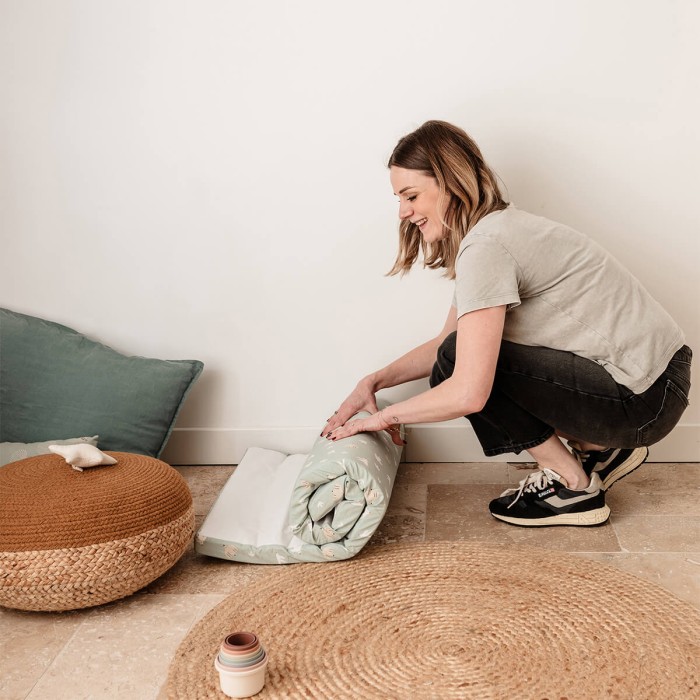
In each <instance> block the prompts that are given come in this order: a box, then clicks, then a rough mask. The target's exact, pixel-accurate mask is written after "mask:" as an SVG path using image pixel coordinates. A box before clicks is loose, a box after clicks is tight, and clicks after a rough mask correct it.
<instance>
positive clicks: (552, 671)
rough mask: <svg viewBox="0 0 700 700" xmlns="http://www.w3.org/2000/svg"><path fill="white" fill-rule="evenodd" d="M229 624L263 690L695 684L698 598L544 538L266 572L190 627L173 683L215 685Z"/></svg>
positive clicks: (421, 547) (694, 693)
mask: <svg viewBox="0 0 700 700" xmlns="http://www.w3.org/2000/svg"><path fill="white" fill-rule="evenodd" d="M232 566H236V564H232ZM238 566H241V565H240V564H239V565H238ZM234 630H246V631H248V632H254V633H255V634H257V635H258V637H259V639H260V643H261V644H262V645H263V646H264V647H265V650H266V651H267V655H268V659H269V663H268V666H267V681H266V684H265V687H264V688H263V690H262V692H261V693H260V695H257V696H256V698H258V697H259V698H260V699H261V700H262V699H263V698H319V699H321V698H323V699H326V698H333V700H341V699H347V700H357V699H358V698H361V699H362V700H369V699H379V698H381V699H383V700H384V699H386V698H392V700H403V699H405V700H422V699H428V698H430V699H435V700H445V699H448V698H454V699H458V698H459V699H463V698H484V699H489V700H516V699H517V700H520V699H523V700H524V699H531V700H544V699H545V698H546V699H548V700H564V699H565V698H566V699H568V700H599V699H600V700H602V699H603V698H619V699H620V700H627V699H630V698H636V699H637V700H651V699H652V698H653V699H654V700H661V699H665V700H675V699H676V698H678V699H680V698H697V697H700V695H699V693H700V685H699V682H700V653H699V651H700V613H698V611H697V610H695V609H694V608H693V607H692V606H691V605H689V604H688V603H684V602H682V601H680V600H678V599H677V598H675V597H674V596H672V595H671V594H669V593H667V592H666V591H664V590H663V589H661V588H659V587H658V586H655V585H654V584H651V583H648V582H646V581H643V580H641V579H638V578H636V577H634V576H631V575H629V574H625V573H622V572H620V571H618V570H616V569H613V568H612V567H608V566H605V565H602V564H598V563H596V562H592V561H588V560H585V559H579V558H577V557H573V556H570V555H565V554H560V553H557V552H552V551H543V550H537V549H525V548H518V547H512V548H510V547H507V548H504V547H500V548H497V547H495V546H491V545H483V544H480V543H471V542H433V543H424V544H423V543H415V544H399V545H387V546H382V547H370V548H367V549H365V550H364V551H363V552H362V553H361V554H360V555H359V556H358V557H357V558H355V559H349V560H347V561H344V562H338V563H324V564H297V565H294V566H293V567H292V566H290V567H284V568H283V569H277V570H274V571H271V572H270V574H269V575H266V576H264V577H263V578H261V579H258V580H256V581H255V582H254V583H251V584H248V585H247V586H245V587H243V588H241V589H239V590H237V591H235V593H234V594H233V595H231V596H230V597H229V598H227V599H226V600H224V601H223V602H222V603H220V604H219V605H217V606H216V607H215V608H214V609H213V610H211V611H210V612H209V613H208V614H207V615H206V616H205V617H204V618H203V619H202V620H200V622H198V623H197V624H196V625H195V627H194V628H193V629H192V630H191V631H190V632H189V634H188V635H187V637H186V638H185V640H184V641H183V642H182V644H181V645H180V648H179V649H178V651H177V653H176V655H175V658H174V659H173V661H172V663H171V666H170V673H169V677H168V681H167V685H166V695H167V697H168V698H182V699H183V700H195V699H196V698H202V699H204V698H207V699H208V698H224V695H223V693H221V690H220V688H219V678H218V676H217V671H216V670H215V668H214V658H215V656H216V654H217V651H218V649H219V645H220V644H221V642H222V640H223V639H224V637H225V636H226V635H227V634H229V633H231V632H232V631H234Z"/></svg>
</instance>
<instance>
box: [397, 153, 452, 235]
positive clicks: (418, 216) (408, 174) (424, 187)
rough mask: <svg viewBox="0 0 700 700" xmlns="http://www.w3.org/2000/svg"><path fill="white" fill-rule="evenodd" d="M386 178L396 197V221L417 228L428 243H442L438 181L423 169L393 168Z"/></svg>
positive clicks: (441, 216)
mask: <svg viewBox="0 0 700 700" xmlns="http://www.w3.org/2000/svg"><path fill="white" fill-rule="evenodd" d="M389 177H390V179H391V186H392V187H393V189H394V194H395V195H396V196H397V197H398V198H399V219H401V221H403V220H404V219H407V220H408V221H410V222H411V223H412V224H416V225H417V226H418V228H419V229H420V232H421V235H422V236H423V239H424V240H425V241H427V242H428V243H435V242H436V241H440V240H442V239H443V238H444V237H445V235H446V234H447V231H446V230H445V227H444V226H443V225H442V221H443V220H444V216H445V209H446V206H445V205H444V202H443V201H442V200H443V199H444V198H443V197H441V196H440V188H439V187H438V184H437V180H436V179H435V178H434V177H431V176H430V175H427V174H426V173H424V172H423V171H422V170H407V169H406V168H399V167H397V166H396V165H392V166H391V168H390V169H389Z"/></svg>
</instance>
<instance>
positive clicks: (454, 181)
mask: <svg viewBox="0 0 700 700" xmlns="http://www.w3.org/2000/svg"><path fill="white" fill-rule="evenodd" d="M392 166H396V167H399V168H406V169H408V170H420V171H422V172H423V173H425V174H426V175H429V176H430V177H433V178H435V180H437V184H438V187H439V188H440V195H441V196H442V197H446V198H447V200H448V203H447V207H446V209H445V220H444V221H443V222H442V224H443V226H444V227H445V229H446V230H447V235H446V236H445V237H444V238H443V239H442V240H440V241H437V242H435V243H427V242H426V241H425V240H423V239H422V237H421V234H420V229H419V228H418V227H417V226H416V225H415V224H412V223H411V222H410V221H408V219H404V220H403V221H402V222H401V223H400V225H399V252H398V254H397V256H396V262H395V263H394V266H393V267H392V268H391V270H389V272H388V273H387V274H389V275H396V274H399V273H400V274H401V275H404V274H405V273H406V272H408V271H409V270H410V269H411V267H412V266H413V264H414V263H415V262H416V259H417V258H418V251H419V248H420V250H421V251H422V253H423V266H424V267H429V268H431V269H436V268H445V276H446V277H449V278H450V279H454V277H455V262H456V260H457V251H458V250H459V246H460V244H461V242H462V240H463V239H464V237H465V236H466V235H467V233H469V231H470V230H471V229H472V228H473V227H474V225H475V224H476V223H477V222H478V221H480V220H481V219H482V218H483V217H484V216H486V215H487V214H490V213H491V212H493V211H499V210H501V209H505V208H506V207H507V206H508V205H507V204H506V202H505V201H504V200H503V197H502V195H501V191H500V189H499V187H498V183H497V181H496V176H495V174H494V173H493V171H492V170H491V168H489V167H488V165H486V163H485V162H484V158H483V156H482V155H481V151H480V150H479V147H478V146H477V145H476V143H474V141H473V140H472V139H471V138H470V137H469V136H468V135H467V134H466V132H464V131H463V130H462V129H460V128H458V127H456V126H454V125H452V124H449V123H448V122H443V121H428V122H425V124H423V125H422V126H421V127H419V128H418V129H416V130H415V131H413V132H411V133H410V134H407V135H406V136H404V137H403V138H401V139H400V140H399V142H398V143H397V144H396V147H395V148H394V151H393V153H392V154H391V157H390V158H389V162H388V163H387V167H389V168H391V167H392Z"/></svg>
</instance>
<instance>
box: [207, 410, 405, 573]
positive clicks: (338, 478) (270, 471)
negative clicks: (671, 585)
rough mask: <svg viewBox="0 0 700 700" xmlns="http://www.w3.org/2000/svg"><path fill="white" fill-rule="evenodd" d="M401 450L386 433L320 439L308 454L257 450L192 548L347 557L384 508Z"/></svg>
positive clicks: (271, 559) (271, 557) (239, 554)
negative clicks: (335, 439)
mask: <svg viewBox="0 0 700 700" xmlns="http://www.w3.org/2000/svg"><path fill="white" fill-rule="evenodd" d="M367 415H369V414H368V413H365V412H360V413H358V414H357V415H356V416H354V417H355V418H362V417H365V416H367ZM402 449H403V448H402V447H401V446H399V445H395V444H394V443H393V441H392V439H391V437H390V435H389V434H388V433H387V432H386V431H381V432H373V433H359V434H358V435H353V436H352V437H349V438H345V439H343V440H337V441H335V442H333V441H330V440H327V439H326V438H322V437H319V438H317V439H316V442H315V443H314V446H313V448H312V450H311V452H310V453H309V454H293V455H287V454H284V453H282V452H277V451H275V450H267V449H262V448H259V447H252V448H250V449H248V451H247V452H246V453H245V456H244V457H243V459H242V460H241V463H240V464H239V465H238V466H237V467H236V470H235V471H234V473H233V474H232V475H231V477H230V478H229V480H228V481H227V482H226V485H225V486H224V488H223V490H222V491H221V493H220V494H219V497H218V499H217V500H216V502H215V503H214V505H213V507H212V509H211V511H210V512H209V514H208V515H207V518H206V520H205V521H204V523H203V524H202V527H201V528H200V530H199V531H198V533H197V535H196V537H195V550H196V551H197V552H199V553H200V554H206V555H208V556H212V557H219V558H222V559H230V560H233V561H239V562H249V563H254V564H293V563H297V562H319V561H330V560H341V559H348V558H350V557H352V556H354V555H355V554H357V553H358V552H359V551H360V550H361V549H362V547H364V546H365V544H366V543H367V541H368V540H369V539H370V537H371V536H372V534H373V533H374V532H375V530H376V529H377V527H378V526H379V523H380V522H381V521H382V518H383V517H384V514H385V513H386V509H387V507H388V505H389V499H390V497H391V491H392V488H393V486H394V482H395V480H396V472H397V470H398V466H399V461H400V458H401V450H402Z"/></svg>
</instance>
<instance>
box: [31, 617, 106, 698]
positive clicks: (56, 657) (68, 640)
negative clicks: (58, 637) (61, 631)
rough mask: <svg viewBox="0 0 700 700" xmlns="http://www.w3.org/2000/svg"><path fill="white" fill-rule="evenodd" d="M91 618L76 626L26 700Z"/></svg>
mask: <svg viewBox="0 0 700 700" xmlns="http://www.w3.org/2000/svg"><path fill="white" fill-rule="evenodd" d="M90 617H92V616H91V615H88V616H87V617H86V618H85V619H84V620H81V621H80V624H78V625H76V627H75V629H74V630H73V634H71V635H70V637H68V639H66V641H65V642H64V643H63V646H62V647H61V648H60V649H59V650H58V651H57V652H56V654H55V655H54V657H53V658H52V659H51V663H49V664H47V666H46V668H45V669H44V670H43V671H42V672H41V675H40V676H39V677H38V678H37V679H36V680H35V681H34V684H33V685H32V687H31V689H30V691H29V692H28V693H27V694H26V695H25V696H24V698H25V700H27V698H29V697H30V696H31V694H32V693H33V692H34V691H35V690H36V687H37V685H39V682H40V681H41V679H42V678H43V677H44V676H45V675H46V674H47V673H48V672H49V671H50V670H51V668H52V667H53V665H54V664H55V663H56V661H57V660H58V658H59V657H60V656H61V654H63V652H64V651H65V650H66V647H67V646H68V645H69V644H70V643H71V642H72V641H73V638H74V637H75V635H76V634H78V630H79V629H80V628H81V627H82V626H83V625H84V624H85V622H87V620H88V619H90Z"/></svg>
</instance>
